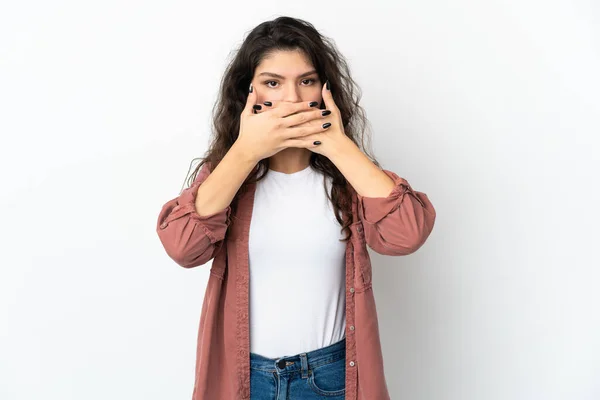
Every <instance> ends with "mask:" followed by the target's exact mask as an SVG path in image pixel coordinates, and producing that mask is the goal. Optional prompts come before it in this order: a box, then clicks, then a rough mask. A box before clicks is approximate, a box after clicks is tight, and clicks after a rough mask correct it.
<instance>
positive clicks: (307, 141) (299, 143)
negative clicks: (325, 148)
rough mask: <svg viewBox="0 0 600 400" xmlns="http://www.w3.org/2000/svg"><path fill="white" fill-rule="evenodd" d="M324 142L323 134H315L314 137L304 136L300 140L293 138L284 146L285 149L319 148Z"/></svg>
mask: <svg viewBox="0 0 600 400" xmlns="http://www.w3.org/2000/svg"><path fill="white" fill-rule="evenodd" d="M323 140H324V135H323V134H322V133H315V134H312V135H307V136H303V137H300V138H292V139H288V140H286V141H285V142H284V143H283V145H284V146H285V147H302V148H305V149H310V148H315V147H319V146H320V145H321V143H322V142H323Z"/></svg>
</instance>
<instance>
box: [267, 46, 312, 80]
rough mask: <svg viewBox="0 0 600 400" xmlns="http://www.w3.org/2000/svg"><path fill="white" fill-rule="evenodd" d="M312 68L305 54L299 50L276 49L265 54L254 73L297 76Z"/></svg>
mask: <svg viewBox="0 0 600 400" xmlns="http://www.w3.org/2000/svg"><path fill="white" fill-rule="evenodd" d="M311 69H313V65H312V63H311V62H310V60H309V59H308V57H306V55H305V54H304V53H303V52H301V51H299V50H287V51H286V50H277V51H274V52H272V53H270V54H269V55H267V56H266V57H265V58H264V59H263V60H262V61H261V62H260V64H258V66H257V67H256V74H260V73H261V72H273V73H276V74H279V75H283V76H297V75H301V74H303V73H305V72H307V71H310V70H311Z"/></svg>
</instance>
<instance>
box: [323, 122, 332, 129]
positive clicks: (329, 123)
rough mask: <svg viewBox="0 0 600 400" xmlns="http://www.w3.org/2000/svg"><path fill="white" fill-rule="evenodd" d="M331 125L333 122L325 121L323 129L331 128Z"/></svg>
mask: <svg viewBox="0 0 600 400" xmlns="http://www.w3.org/2000/svg"><path fill="white" fill-rule="evenodd" d="M330 126H331V122H325V123H324V124H323V129H325V128H329V127H330Z"/></svg>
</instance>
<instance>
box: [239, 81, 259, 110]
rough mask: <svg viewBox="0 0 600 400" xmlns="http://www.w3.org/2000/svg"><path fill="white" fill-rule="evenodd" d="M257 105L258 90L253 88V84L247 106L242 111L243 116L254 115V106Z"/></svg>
mask: <svg viewBox="0 0 600 400" xmlns="http://www.w3.org/2000/svg"><path fill="white" fill-rule="evenodd" d="M255 103H256V90H255V89H254V88H253V87H252V83H251V84H250V88H249V92H248V98H247V99H246V106H245V107H244V110H243V111H242V115H252V114H254V108H253V107H254V104H255Z"/></svg>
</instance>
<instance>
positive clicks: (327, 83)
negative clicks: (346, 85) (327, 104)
mask: <svg viewBox="0 0 600 400" xmlns="http://www.w3.org/2000/svg"><path fill="white" fill-rule="evenodd" d="M325 87H326V88H327V90H331V88H330V87H329V79H327V82H325Z"/></svg>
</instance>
